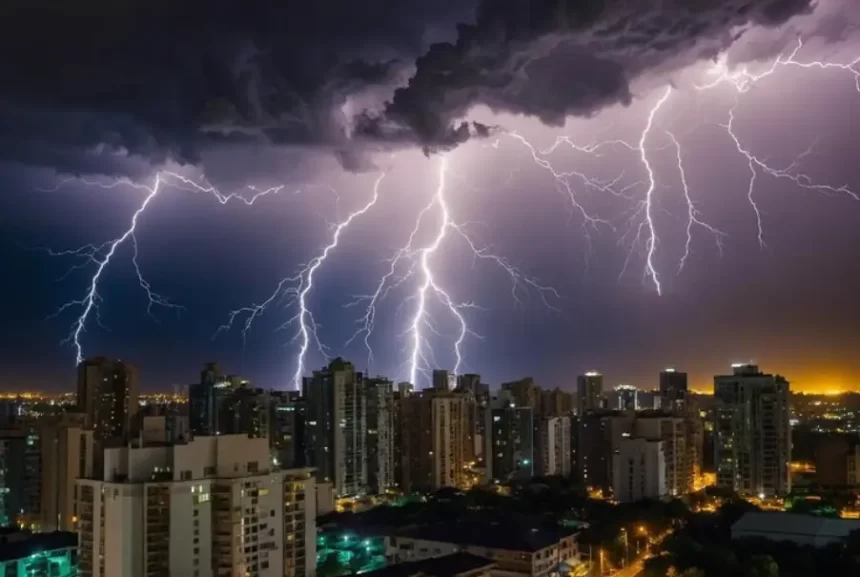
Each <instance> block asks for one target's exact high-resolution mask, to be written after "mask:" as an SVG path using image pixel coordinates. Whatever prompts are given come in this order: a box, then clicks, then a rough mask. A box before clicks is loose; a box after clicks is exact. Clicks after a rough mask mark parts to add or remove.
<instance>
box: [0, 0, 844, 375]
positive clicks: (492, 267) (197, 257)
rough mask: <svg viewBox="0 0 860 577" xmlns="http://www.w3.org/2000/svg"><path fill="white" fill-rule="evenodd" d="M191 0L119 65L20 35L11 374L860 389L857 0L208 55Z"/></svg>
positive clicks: (237, 47)
mask: <svg viewBox="0 0 860 577" xmlns="http://www.w3.org/2000/svg"><path fill="white" fill-rule="evenodd" d="M180 4H181V3H180ZM194 4H195V3H194V2H186V3H185V8H187V9H188V10H189V12H188V14H187V15H186V14H185V11H184V10H179V12H178V13H177V14H174V15H173V17H172V21H173V22H174V24H172V25H171V26H168V30H166V31H165V32H164V34H165V36H164V37H162V38H161V39H160V42H155V39H154V38H153V39H150V38H149V37H148V36H147V37H144V38H141V39H140V42H138V43H136V44H134V45H130V44H127V41H126V40H125V39H124V38H125V37H123V39H119V38H117V36H116V35H117V34H119V32H118V31H121V30H123V27H124V26H126V25H129V24H128V23H127V22H126V19H127V18H130V17H131V16H132V15H133V14H132V13H134V12H135V10H138V11H139V10H140V8H135V7H133V3H128V6H124V5H123V3H120V8H117V10H118V11H119V12H118V13H117V14H116V15H115V16H116V27H117V31H114V32H110V31H107V30H93V33H94V34H95V33H98V34H102V35H104V36H103V38H104V40H105V46H104V48H105V49H107V48H111V47H112V48H113V50H112V51H111V50H104V51H101V52H99V53H98V54H96V55H93V54H85V53H83V52H81V51H82V50H83V48H82V47H79V46H78V45H77V44H75V43H72V44H71V45H68V46H67V47H66V51H65V52H66V54H67V56H65V57H59V58H57V60H58V62H53V61H51V62H50V63H49V62H48V61H47V60H46V59H47V58H48V56H49V55H50V43H48V44H49V45H48V46H29V45H27V44H26V42H25V46H24V47H27V46H29V47H30V48H31V49H32V50H31V51H30V52H28V51H27V50H22V48H23V47H22V46H21V45H20V44H19V45H18V53H21V54H25V55H26V56H22V57H21V59H20V61H17V62H15V63H13V64H12V66H11V68H10V74H9V78H11V79H13V80H17V82H16V83H13V84H8V85H7V86H4V88H3V89H0V102H3V103H5V104H7V106H5V107H4V108H3V112H0V126H5V127H6V128H7V129H8V130H5V131H3V136H0V155H2V158H0V160H2V164H0V186H2V188H3V192H4V193H3V196H2V200H0V202H2V205H0V207H2V212H0V214H3V215H4V216H6V218H5V219H4V223H3V224H4V226H3V227H2V232H0V234H2V235H3V238H2V241H3V243H4V245H5V246H8V247H10V250H9V251H8V253H9V256H8V257H7V258H8V262H7V264H6V271H7V275H8V276H7V279H8V280H9V282H7V283H4V287H3V289H2V297H3V302H4V303H5V304H6V307H5V308H4V309H3V311H2V313H0V319H2V321H3V326H4V327H6V328H5V330H4V333H3V335H2V340H0V347H2V350H3V351H4V358H3V363H2V367H3V369H4V373H5V374H6V375H7V376H8V378H9V379H10V380H11V381H12V382H14V383H16V384H17V383H19V382H21V383H25V384H26V383H30V384H32V386H39V387H48V388H60V387H65V386H66V384H67V382H68V381H69V380H70V378H71V373H72V370H71V369H72V368H73V366H74V361H75V357H76V355H84V356H86V355H91V354H108V355H115V356H119V357H122V358H128V359H130V360H132V361H134V362H136V363H137V364H139V365H141V367H142V373H143V379H144V383H145V385H147V386H148V387H150V388H162V389H163V388H166V387H167V385H169V384H172V383H176V382H180V383H181V382H185V381H191V380H193V379H194V376H193V375H194V372H195V370H196V366H197V365H199V364H201V363H202V362H204V361H206V360H212V359H217V360H219V361H220V362H221V364H222V365H224V366H225V368H226V369H227V370H229V371H232V372H237V373H242V374H245V375H247V376H249V377H250V378H252V380H254V381H256V382H257V383H258V384H260V385H262V386H272V387H278V388H286V387H293V386H295V384H296V383H297V382H298V381H299V380H300V378H301V375H302V374H306V373H308V372H309V371H310V370H311V369H313V368H315V367H316V366H318V365H320V364H321V363H323V362H324V361H325V358H326V355H341V356H345V357H348V358H351V359H354V360H355V361H356V362H357V363H358V364H359V365H360V366H363V367H366V368H368V369H369V370H370V371H371V372H372V373H379V374H385V375H388V376H390V377H392V378H394V379H397V380H414V381H416V382H417V383H418V384H419V385H423V384H424V383H425V382H426V371H427V370H428V369H432V368H435V367H443V368H448V369H450V370H457V371H460V372H479V373H481V374H482V375H485V379H486V380H487V381H488V382H491V383H498V382H500V381H502V380H510V379H514V378H517V377H519V376H523V375H533V376H535V377H536V378H537V379H538V381H539V382H540V383H542V384H545V385H548V386H561V387H563V388H566V387H570V386H571V384H572V382H573V377H574V375H575V374H577V373H579V372H582V371H584V370H587V369H591V368H595V367H596V368H599V369H601V370H602V372H604V373H605V374H606V375H607V378H608V379H609V381H610V384H616V383H618V382H630V383H632V384H635V385H637V386H641V387H651V386H653V385H654V384H655V380H656V373H657V372H658V371H659V370H660V368H661V367H663V366H665V365H673V366H678V367H683V368H686V369H687V370H688V371H689V372H690V373H692V376H693V384H694V385H695V386H697V387H698V388H707V386H708V382H709V379H710V376H711V375H712V374H714V373H716V372H720V371H723V370H725V367H726V366H727V365H728V364H729V363H730V362H732V361H734V360H747V359H749V358H753V359H755V360H757V361H758V362H759V363H760V364H761V365H762V366H763V368H765V369H766V370H771V371H776V372H780V373H784V374H786V376H787V377H788V378H789V379H790V380H792V382H793V383H795V384H797V385H798V386H799V388H801V389H808V390H815V389H839V388H860V359H856V358H855V357H857V355H855V354H854V353H853V351H855V350H857V348H858V347H860V334H858V333H857V331H856V329H855V327H856V326H857V325H858V321H860V307H858V305H857V304H856V302H855V300H856V299H855V297H854V295H855V294H856V293H857V291H858V290H860V274H858V272H857V270H858V267H857V266H856V265H855V264H854V263H855V262H856V261H857V248H856V247H857V246H858V241H860V227H858V226H857V224H858V222H860V201H858V197H857V196H856V194H855V191H860V173H858V171H857V168H856V162H855V160H854V159H855V158H856V157H857V153H858V144H857V142H858V140H857V137H856V134H857V130H858V129H860V126H858V125H857V123H858V122H860V120H858V119H860V63H858V62H860V61H858V58H860V31H857V29H856V27H857V25H858V24H860V7H858V6H856V5H855V3H853V2H851V1H849V0H830V1H825V0H821V1H820V2H818V3H817V4H816V3H814V2H807V1H803V0H783V1H780V0H770V1H754V0H731V1H726V2H716V1H715V2H705V3H691V2H685V1H682V0H676V1H675V2H666V1H663V2H637V3H631V2H624V1H620V0H619V1H616V2H595V3H593V4H594V5H593V6H591V3H588V2H585V3H578V4H577V7H576V8H564V6H567V5H565V4H564V3H560V2H551V1H545V2H530V3H529V2H517V1H500V2H475V4H477V6H471V7H464V5H463V4H464V3H462V2H432V3H430V2H415V3H413V4H415V6H414V7H413V8H414V10H412V11H411V12H410V13H409V14H406V13H404V14H399V18H400V19H396V18H397V16H398V15H391V14H386V15H385V17H384V18H382V17H380V18H375V17H374V15H381V14H383V12H384V10H382V9H381V4H382V3H381V2H375V1H369V0H368V1H366V2H364V4H365V6H364V10H362V11H359V12H360V13H359V12H356V7H355V5H360V4H362V3H361V2H358V3H354V2H353V3H349V7H347V6H346V4H343V5H341V4H340V3H338V2H334V3H333V4H335V5H338V6H340V8H342V9H343V13H342V14H340V17H342V18H343V20H342V21H338V22H336V20H339V18H338V17H337V16H332V15H325V14H321V13H309V12H307V11H308V10H312V9H309V8H307V7H304V6H303V7H301V8H299V7H296V6H297V5H296V6H289V9H287V8H285V9H284V11H283V12H279V13H278V14H263V13H260V10H262V9H261V8H259V6H258V5H257V3H256V2H250V3H245V4H243V5H242V6H243V7H242V8H241V9H237V10H238V12H236V13H233V12H231V11H230V10H228V9H227V8H226V6H228V5H229V4H230V3H224V4H225V10H224V11H223V13H219V12H218V11H217V10H216V11H215V14H213V13H212V12H211V11H210V12H206V14H207V16H205V17H203V24H206V25H208V26H209V28H210V31H211V32H212V33H213V34H214V36H208V37H207V38H206V39H205V41H204V40H203V39H201V38H198V37H196V36H195V34H197V32H188V33H187V34H184V30H185V29H183V27H182V25H183V22H184V21H183V20H182V18H185V17H187V18H190V15H191V14H193V13H194V10H196V9H197V8H196V7H195V6H194ZM260 4H261V5H262V3H260ZM285 4H286V5H291V4H292V3H289V2H288V3H285ZM404 4H405V3H404ZM694 4H695V6H696V8H695V9H694V8H691V6H693V5H694ZM425 5H426V6H425ZM419 7H420V8H419ZM467 8H468V9H467ZM123 10H127V12H123ZM200 10H202V8H200ZM278 10H281V9H278ZM335 12H337V11H335ZM231 14H233V15H234V16H235V15H236V14H241V18H238V17H234V18H230V17H229V16H230V15H231ZM475 14H477V16H475ZM156 16H159V15H158V14H155V13H153V14H145V15H141V14H139V13H138V14H136V17H137V18H138V20H137V21H138V24H140V22H141V19H144V20H145V17H152V18H155V17H156ZM160 16H164V15H160ZM19 17H20V18H26V17H27V16H26V15H21V16H19ZM349 18H352V19H353V20H356V21H355V22H354V24H355V25H356V26H358V25H359V24H366V25H365V26H364V32H361V31H360V30H356V31H355V32H353V33H348V34H345V33H343V31H344V30H352V28H351V27H347V28H344V26H346V24H345V23H346V22H349V21H350V20H349ZM391 18H395V19H394V20H391ZM0 20H2V19H0ZM297 20H298V21H299V22H300V23H301V24H302V25H303V26H304V27H306V28H307V31H306V32H305V33H304V34H297V33H296V31H297V30H299V28H297V27H298V26H300V24H299V23H297ZM463 21H465V22H467V23H468V25H467V26H461V27H460V28H459V31H458V30H457V29H456V28H455V26H454V23H456V22H463ZM7 22H8V20H7ZM87 22H88V25H90V26H95V24H92V23H91V22H89V21H87ZM279 22H283V26H280V25H279V24H278V23H279ZM4 26H5V24H4ZM24 28H25V27H24ZM144 28H145V27H144ZM311 31H313V34H311ZM2 32H4V30H0V33H2ZM7 32H9V34H6V35H5V36H4V35H3V34H0V37H4V38H5V39H4V40H2V42H4V43H6V42H12V41H15V40H21V38H20V32H19V33H17V34H16V33H14V31H13V30H9V31H7ZM216 32H217V34H215V33H216ZM289 32H293V35H292V36H290V35H289V34H288V33H289ZM64 34H65V32H58V35H59V37H58V39H57V40H58V44H57V45H58V46H59V45H60V41H61V40H63V39H67V37H66V36H64ZM311 36H312V37H311ZM284 38H288V39H286V40H284ZM195 40H196V41H198V42H194V41H195ZM335 40H336V41H335ZM21 41H22V42H23V40H21ZM436 41H443V42H446V43H443V44H435V45H432V46H431V45H430V43H431V42H436ZM326 42H328V43H327V44H326ZM162 43H163V44H167V45H168V46H169V47H170V48H172V49H173V50H174V52H175V54H174V56H176V55H178V57H177V58H173V59H171V58H170V57H169V55H168V54H164V53H162V52H161V51H160V50H161V48H158V46H160V45H161V44H162ZM3 48H7V47H6V46H3ZM56 54H57V53H54V55H55V56H56ZM182 55H185V56H182ZM123 56H124V57H125V60H123V58H122V57H123ZM66 58H67V59H68V62H65V59H66ZM87 58H89V60H87ZM64 63H65V64H67V66H66V67H65V68H63V66H62V64H64ZM40 66H41V68H40ZM35 69H40V70H43V71H44V72H45V74H44V75H43V76H40V77H38V78H35V77H33V75H32V74H31V75H29V76H28V75H27V71H29V70H35ZM120 69H122V70H124V71H125V72H123V74H125V76H123V75H118V74H119V73H118V70H120ZM126 69H127V70H126ZM72 72H75V74H76V75H72ZM52 75H53V79H54V80H55V81H58V79H62V80H63V82H65V84H62V85H60V84H55V85H54V86H55V90H54V91H53V92H48V91H47V89H48V84H49V82H48V81H49V80H51V78H52ZM154 87H159V88H157V89H156V88H154ZM46 247H49V249H50V250H45V248H46ZM78 247H83V248H80V249H79V248H78ZM52 255H53V256H52ZM70 267H73V268H72V269H71V270H69V269H70ZM64 303H65V304H64ZM53 311H57V314H56V315H55V316H52V317H49V315H50V314H51V312H53ZM46 317H49V318H48V319H47V320H46ZM67 335H68V337H69V338H68V339H67V340H66V341H65V342H64V343H63V344H58V341H60V340H61V339H63V338H64V337H66V336H67Z"/></svg>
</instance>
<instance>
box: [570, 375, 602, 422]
mask: <svg viewBox="0 0 860 577" xmlns="http://www.w3.org/2000/svg"><path fill="white" fill-rule="evenodd" d="M602 405H603V375H601V374H600V373H598V372H596V371H589V372H587V373H585V374H584V375H579V376H578V377H576V414H578V415H584V414H585V413H586V412H588V411H596V410H598V409H600V408H601V407H602Z"/></svg>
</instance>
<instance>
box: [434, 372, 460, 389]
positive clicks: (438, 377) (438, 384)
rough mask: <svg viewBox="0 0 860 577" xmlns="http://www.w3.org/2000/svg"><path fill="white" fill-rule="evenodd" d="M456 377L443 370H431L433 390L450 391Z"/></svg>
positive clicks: (454, 384) (455, 381) (455, 382)
mask: <svg viewBox="0 0 860 577" xmlns="http://www.w3.org/2000/svg"><path fill="white" fill-rule="evenodd" d="M456 384H457V377H456V376H455V375H452V374H451V373H449V372H448V371H446V370H444V369H433V388H434V389H435V390H437V391H452V390H454V387H455V386H456Z"/></svg>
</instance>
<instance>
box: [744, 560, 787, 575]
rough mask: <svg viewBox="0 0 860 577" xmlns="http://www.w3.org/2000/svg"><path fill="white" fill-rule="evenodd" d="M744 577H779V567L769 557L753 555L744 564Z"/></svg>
mask: <svg viewBox="0 0 860 577" xmlns="http://www.w3.org/2000/svg"><path fill="white" fill-rule="evenodd" d="M744 575H745V577H779V565H777V564H776V561H774V559H773V557H771V556H770V555H753V556H752V557H750V558H749V559H748V560H747V562H746V563H744Z"/></svg>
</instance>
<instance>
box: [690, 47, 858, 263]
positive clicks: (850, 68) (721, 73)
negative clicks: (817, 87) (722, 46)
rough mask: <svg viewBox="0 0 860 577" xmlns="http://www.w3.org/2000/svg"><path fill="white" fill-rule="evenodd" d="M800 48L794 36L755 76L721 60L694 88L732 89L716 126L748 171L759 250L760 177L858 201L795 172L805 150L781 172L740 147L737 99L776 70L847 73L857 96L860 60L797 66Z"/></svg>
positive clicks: (849, 193) (846, 192) (846, 188)
mask: <svg viewBox="0 0 860 577" xmlns="http://www.w3.org/2000/svg"><path fill="white" fill-rule="evenodd" d="M802 48H803V39H802V38H801V37H800V36H798V38H797V44H796V45H795V46H794V48H793V49H792V50H791V52H789V53H788V55H780V56H778V57H777V58H776V59H775V60H774V61H773V62H772V63H771V65H770V66H768V67H767V68H766V69H765V70H764V71H763V72H760V73H758V74H753V73H752V72H750V71H749V69H748V68H747V67H746V66H742V67H740V68H738V69H737V70H736V71H734V72H732V71H730V70H729V68H728V65H727V62H726V59H725V57H723V58H721V59H720V60H719V61H718V62H717V64H716V66H715V67H714V68H713V69H712V70H710V71H709V74H711V75H714V76H716V78H715V79H714V80H713V81H712V82H710V83H707V84H703V85H696V86H695V88H696V89H697V90H699V91H706V90H711V89H714V88H716V87H717V86H720V85H723V84H729V85H731V86H732V88H734V90H735V91H736V92H737V94H736V95H735V100H734V104H733V105H732V107H731V108H730V109H729V112H728V117H729V118H728V122H726V123H725V124H721V125H720V126H721V127H722V128H724V129H725V130H726V133H727V134H728V135H729V138H731V140H732V142H733V143H734V145H735V148H736V149H737V151H738V153H739V154H740V155H741V156H742V157H743V158H744V159H745V160H746V162H747V166H748V167H749V171H750V178H749V181H748V186H747V201H748V202H749V204H750V206H751V207H752V210H753V213H754V214H755V218H756V227H757V231H758V235H757V236H758V242H759V246H761V247H762V248H764V247H765V242H764V228H763V225H762V213H761V210H760V209H759V206H758V204H757V202H756V200H755V196H754V193H755V186H756V182H757V179H758V176H759V174H760V173H763V174H766V175H768V176H771V177H773V178H775V179H779V180H790V181H791V182H793V183H794V184H795V185H796V186H798V187H800V188H803V189H806V190H813V191H816V192H823V193H827V194H844V195H847V196H849V197H851V198H853V199H854V200H860V196H858V194H857V193H855V192H854V191H853V190H851V189H850V187H849V186H848V185H842V186H832V185H828V184H820V183H817V182H815V180H814V179H812V178H811V177H810V176H809V175H807V174H805V173H802V172H799V168H800V164H801V163H800V161H801V160H802V158H803V157H805V156H807V155H809V154H810V153H811V152H812V149H811V148H810V149H807V150H806V151H804V152H803V153H801V154H799V155H798V156H797V157H796V158H795V159H794V161H793V162H791V163H790V164H789V165H788V166H786V167H784V168H779V167H774V166H772V165H771V164H769V163H767V162H766V161H765V160H764V159H762V158H760V157H759V156H757V155H755V154H754V153H753V152H752V151H751V150H750V149H749V147H748V146H746V145H744V144H743V141H742V140H741V138H740V137H739V136H738V133H737V132H736V130H735V121H736V119H737V117H736V112H737V108H738V106H739V105H740V96H741V95H743V94H745V93H747V92H749V91H750V90H751V89H753V88H754V87H755V86H756V85H757V84H758V83H759V82H760V81H762V80H764V79H765V78H768V77H770V76H772V75H773V74H775V73H776V72H777V71H778V70H779V69H780V68H786V67H788V68H791V67H793V68H800V69H804V70H809V69H816V68H817V69H820V70H841V71H843V72H848V73H849V74H850V75H851V76H852V77H853V79H854V84H855V87H856V89H857V91H858V92H860V70H858V68H857V67H858V65H860V57H858V58H856V59H855V60H853V61H851V62H846V63H840V62H821V61H812V62H801V61H799V60H797V56H798V54H799V53H800V51H801V49H802Z"/></svg>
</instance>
